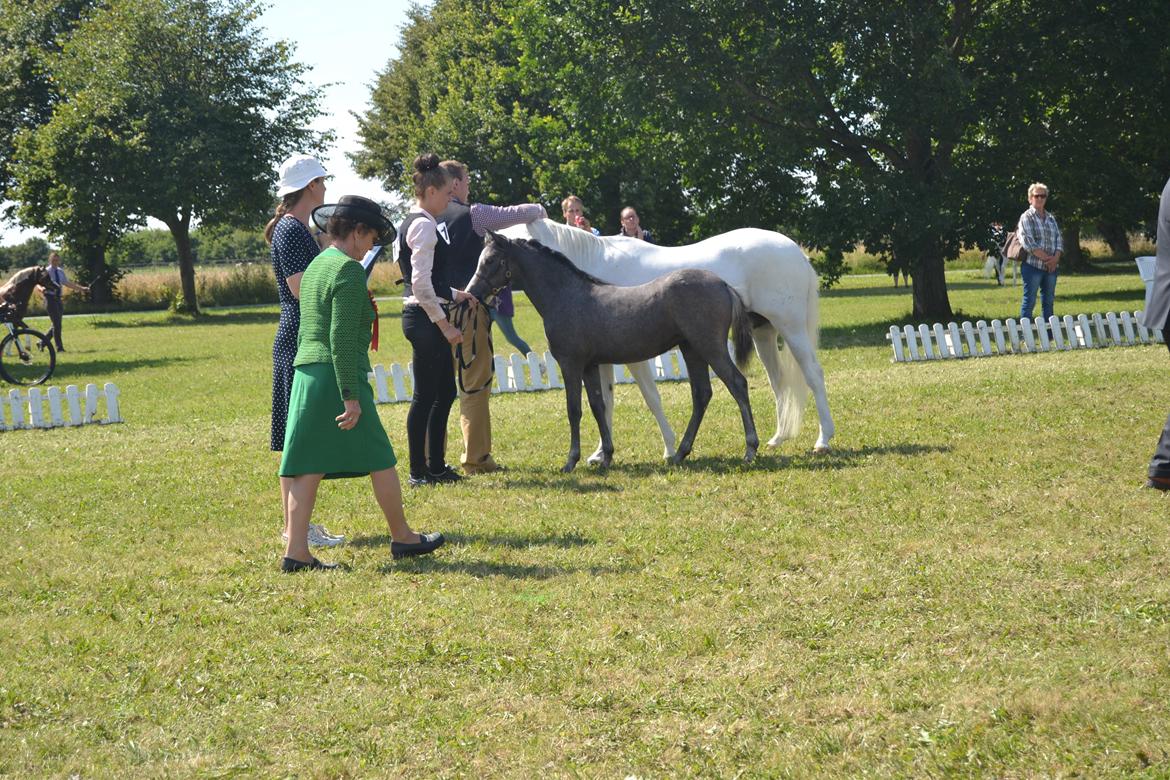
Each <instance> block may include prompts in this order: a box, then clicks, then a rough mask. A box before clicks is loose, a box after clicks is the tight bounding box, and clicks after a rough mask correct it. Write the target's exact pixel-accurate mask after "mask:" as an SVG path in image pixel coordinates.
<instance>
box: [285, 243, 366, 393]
mask: <svg viewBox="0 0 1170 780" xmlns="http://www.w3.org/2000/svg"><path fill="white" fill-rule="evenodd" d="M300 302H301V329H300V332H299V333H298V334H297V356H296V359H295V360H294V361H293V365H294V366H304V365H308V364H310V363H332V364H333V373H334V374H335V375H336V376H337V389H338V390H340V391H341V397H342V399H344V400H347V401H348V400H356V399H357V397H358V384H359V383H368V382H369V379H368V378H367V375H368V374H369V372H370V357H369V354H368V353H367V351H366V350H367V348H368V347H369V345H370V328H371V326H372V324H373V322H374V307H373V306H371V305H370V298H369V295H368V293H367V292H366V275H365V272H364V271H363V270H362V266H361V263H358V262H356V261H355V260H353V259H352V258H350V257H349V256H348V255H347V254H345V253H344V252H342V251H341V250H340V249H336V248H334V247H329V248H328V249H326V250H325V251H324V252H322V253H321V254H319V255H317V256H316V257H315V258H313V262H311V263H309V267H308V268H307V269H306V270H305V275H304V276H302V277H301V296H300Z"/></svg>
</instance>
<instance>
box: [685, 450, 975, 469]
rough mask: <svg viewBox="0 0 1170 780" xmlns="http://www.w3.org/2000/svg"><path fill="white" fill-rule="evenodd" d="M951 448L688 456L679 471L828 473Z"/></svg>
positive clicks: (935, 452) (941, 451)
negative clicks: (869, 461) (746, 458)
mask: <svg viewBox="0 0 1170 780" xmlns="http://www.w3.org/2000/svg"><path fill="white" fill-rule="evenodd" d="M952 449H953V448H952V447H951V446H950V445H947V444H887V445H882V446H876V447H861V448H859V449H833V450H830V451H829V452H827V453H825V454H824V455H814V454H813V453H812V452H806V453H801V454H798V455H771V454H768V453H765V452H760V453H758V454H757V455H756V459H755V460H754V461H752V462H751V463H744V462H743V459H742V458H726V457H716V456H710V457H698V458H696V457H690V458H688V459H687V460H685V461H683V465H682V466H681V467H680V468H684V469H694V470H696V471H705V472H708V473H711V474H732V473H743V474H747V473H751V472H755V471H760V470H765V471H783V470H791V469H799V470H802V471H831V470H837V469H846V468H853V467H855V466H858V465H861V462H862V461H864V460H867V459H869V458H873V457H885V456H890V455H896V456H904V457H914V456H917V455H929V454H937V453H944V452H950V451H951V450H952Z"/></svg>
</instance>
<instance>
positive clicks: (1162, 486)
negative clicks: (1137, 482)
mask: <svg viewBox="0 0 1170 780" xmlns="http://www.w3.org/2000/svg"><path fill="white" fill-rule="evenodd" d="M1146 487H1148V488H1153V489H1154V490H1161V491H1162V492H1163V493H1165V492H1166V491H1168V490H1170V477H1150V478H1149V479H1147V480H1146Z"/></svg>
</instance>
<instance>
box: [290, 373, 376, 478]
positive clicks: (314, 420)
mask: <svg viewBox="0 0 1170 780" xmlns="http://www.w3.org/2000/svg"><path fill="white" fill-rule="evenodd" d="M358 401H359V403H360V404H361V407H362V414H361V417H359V418H358V424H357V425H356V426H354V428H353V429H352V430H348V431H343V430H341V429H340V428H338V427H337V420H335V419H334V418H335V417H337V415H339V414H341V413H342V412H344V411H345V403H344V402H343V401H342V400H341V392H340V391H339V390H338V389H337V377H336V376H335V375H334V373H333V365H332V364H331V363H310V364H309V365H305V366H297V367H296V370H295V371H294V374H293V385H292V397H291V398H290V399H289V402H288V426H287V428H286V429H285V433H284V456H283V457H282V458H281V459H280V476H282V477H295V476H299V475H301V474H324V475H325V479H338V478H341V477H364V476H366V475H367V474H369V473H370V472H372V471H381V470H382V469H388V468H390V467H391V466H393V465H394V464H396V463H397V462H398V458H396V457H395V456H394V448H393V447H392V446H390V439H388V438H387V437H386V429H385V428H383V427H382V421H381V419H379V418H378V410H377V408H376V407H375V406H374V391H373V390H371V389H370V386H369V384H367V383H365V382H362V383H360V384H359V385H358Z"/></svg>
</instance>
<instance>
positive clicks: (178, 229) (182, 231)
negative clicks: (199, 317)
mask: <svg viewBox="0 0 1170 780" xmlns="http://www.w3.org/2000/svg"><path fill="white" fill-rule="evenodd" d="M166 226H167V228H169V229H170V231H171V237H172V238H174V239H175V249H176V250H177V251H178V254H179V282H180V283H181V284H182V287H183V305H182V306H181V307H180V308H181V310H182V311H185V312H187V313H188V314H198V313H199V299H198V296H197V295H196V292H195V255H194V253H193V252H192V251H191V230H190V228H191V217H190V215H189V214H188V215H184V216H183V217H182V218H180V219H171V220H167V222H166Z"/></svg>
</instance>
